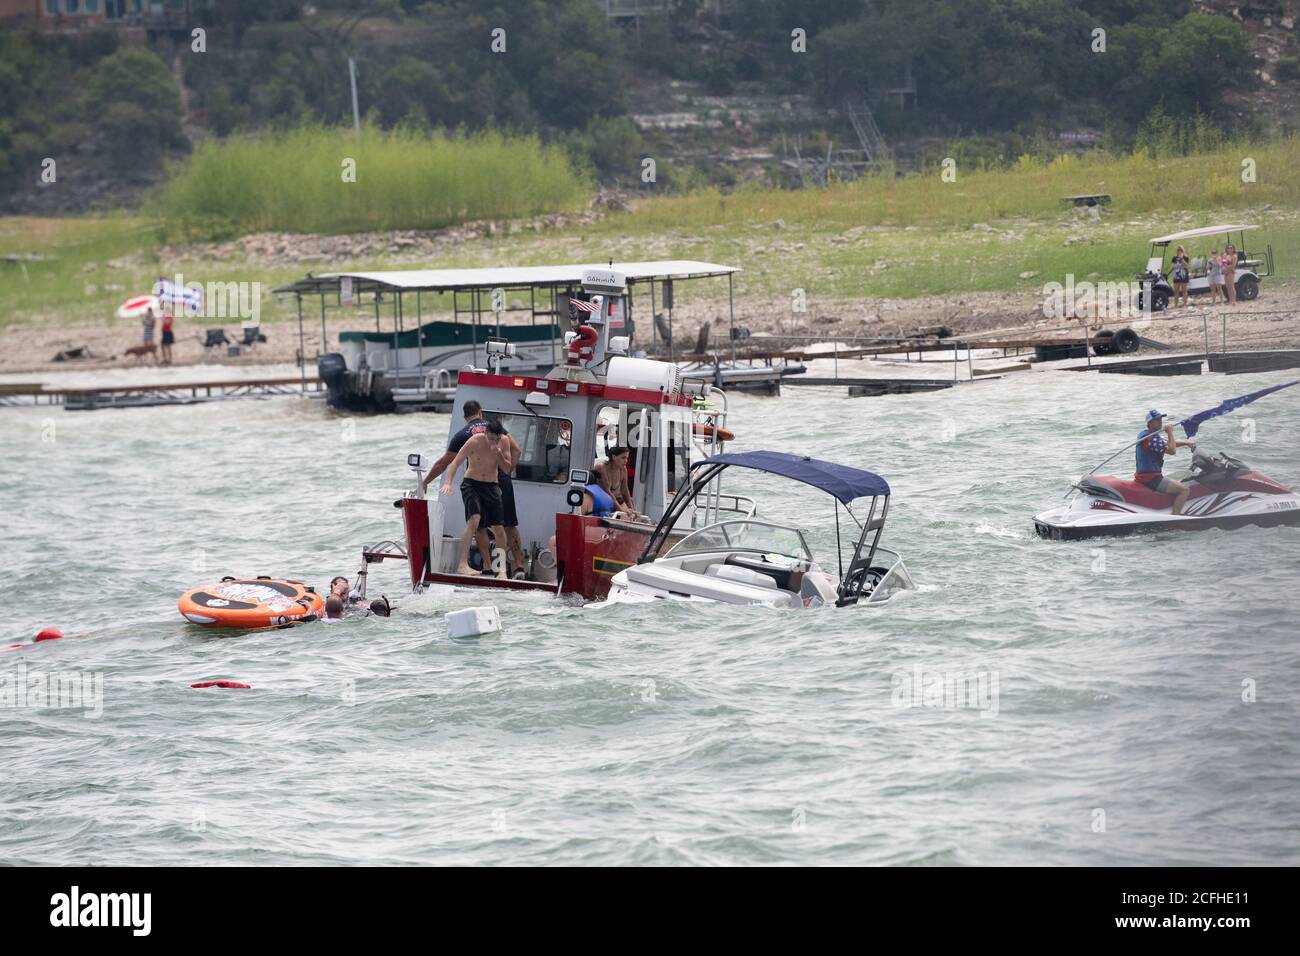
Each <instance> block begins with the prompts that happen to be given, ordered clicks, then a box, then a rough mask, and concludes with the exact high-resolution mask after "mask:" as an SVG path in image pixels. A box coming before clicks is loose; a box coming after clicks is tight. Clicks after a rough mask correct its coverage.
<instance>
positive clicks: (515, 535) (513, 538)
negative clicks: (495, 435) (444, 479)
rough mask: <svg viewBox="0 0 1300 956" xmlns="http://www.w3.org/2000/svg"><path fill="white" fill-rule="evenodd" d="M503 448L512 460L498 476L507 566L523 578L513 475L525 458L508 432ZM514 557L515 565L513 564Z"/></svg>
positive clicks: (502, 444)
mask: <svg viewBox="0 0 1300 956" xmlns="http://www.w3.org/2000/svg"><path fill="white" fill-rule="evenodd" d="M501 448H502V450H503V451H504V453H505V457H506V458H508V459H509V460H510V464H508V465H506V466H504V467H503V468H502V469H501V472H500V474H498V475H497V484H499V485H500V486H501V515H502V518H503V520H502V525H503V526H504V527H505V529H506V541H507V544H508V547H507V549H506V564H507V566H508V567H509V569H510V576H511V577H512V578H513V577H516V576H517V577H523V571H524V545H523V542H522V541H521V540H520V539H519V514H518V512H517V511H516V510H515V483H514V478H513V473H514V470H515V466H516V465H518V464H519V459H520V458H522V457H523V454H524V450H523V449H522V448H520V447H519V442H517V441H515V438H514V436H513V435H511V434H510V433H509V432H506V433H505V434H504V435H502V436H501ZM512 556H513V563H511V562H512Z"/></svg>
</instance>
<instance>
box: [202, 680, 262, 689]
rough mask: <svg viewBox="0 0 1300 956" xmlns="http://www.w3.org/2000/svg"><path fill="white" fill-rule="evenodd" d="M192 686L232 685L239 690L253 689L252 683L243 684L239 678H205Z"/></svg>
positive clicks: (231, 686)
mask: <svg viewBox="0 0 1300 956" xmlns="http://www.w3.org/2000/svg"><path fill="white" fill-rule="evenodd" d="M190 686H191V687H230V688H234V689H237V690H252V689H253V685H252V684H241V683H240V682H239V681H237V680H204V681H199V682H198V683H197V684H191V685H190Z"/></svg>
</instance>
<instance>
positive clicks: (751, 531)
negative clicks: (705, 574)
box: [664, 521, 813, 563]
mask: <svg viewBox="0 0 1300 956" xmlns="http://www.w3.org/2000/svg"><path fill="white" fill-rule="evenodd" d="M701 551H752V552H754V553H756V554H761V555H764V556H765V557H767V558H769V559H785V560H786V561H789V562H790V563H797V562H800V561H803V562H807V563H811V562H812V560H813V556H812V551H811V550H809V548H808V542H807V541H805V540H804V536H803V532H802V531H800V530H799V529H798V528H788V527H784V526H782V525H776V524H767V523H766V522H762V521H723V522H720V523H719V524H711V525H709V526H708V527H707V528H701V529H700V530H699V531H696V532H693V533H692V534H689V535H687V536H686V537H685V538H682V540H681V541H678V542H677V544H675V545H674V546H673V548H672V550H671V551H669V552H668V553H667V554H666V555H664V557H666V558H669V557H681V556H682V555H684V554H690V553H693V552H701Z"/></svg>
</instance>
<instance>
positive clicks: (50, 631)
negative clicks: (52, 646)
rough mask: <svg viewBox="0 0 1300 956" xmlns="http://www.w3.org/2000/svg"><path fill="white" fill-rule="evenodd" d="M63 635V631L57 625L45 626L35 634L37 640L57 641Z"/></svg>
mask: <svg viewBox="0 0 1300 956" xmlns="http://www.w3.org/2000/svg"><path fill="white" fill-rule="evenodd" d="M62 636H63V632H62V631H60V630H59V629H58V628H57V627H47V628H45V629H44V630H42V631H41V633H39V634H37V635H36V640H38V641H57V640H58V639H59V638H61V637H62Z"/></svg>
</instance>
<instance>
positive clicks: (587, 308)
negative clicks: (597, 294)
mask: <svg viewBox="0 0 1300 956" xmlns="http://www.w3.org/2000/svg"><path fill="white" fill-rule="evenodd" d="M569 306H570V307H571V308H573V309H576V310H577V311H579V312H599V311H600V306H598V305H596V304H595V303H592V302H586V301H584V300H582V299H570V300H569Z"/></svg>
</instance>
